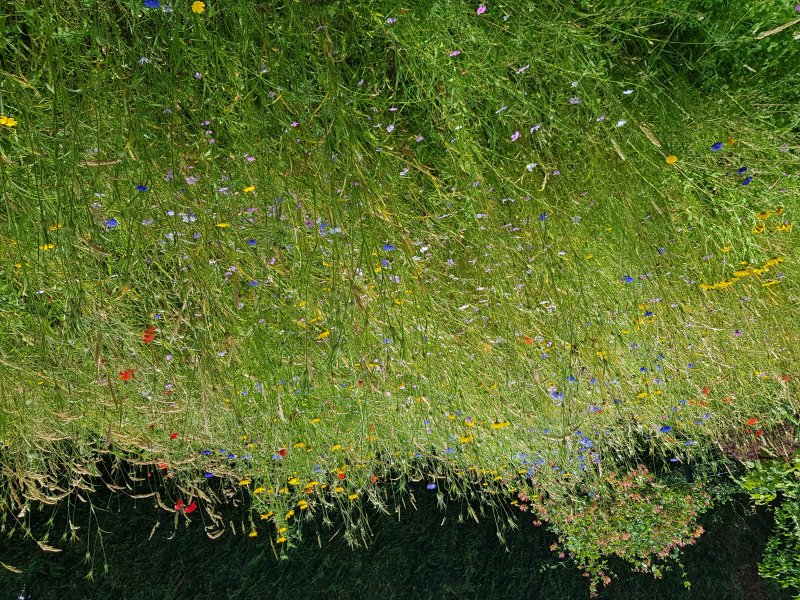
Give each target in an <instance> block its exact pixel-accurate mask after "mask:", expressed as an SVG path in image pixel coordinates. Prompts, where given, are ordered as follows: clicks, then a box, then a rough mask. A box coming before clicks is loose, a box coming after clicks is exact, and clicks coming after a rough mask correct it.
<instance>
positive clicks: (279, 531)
mask: <svg viewBox="0 0 800 600" xmlns="http://www.w3.org/2000/svg"><path fill="white" fill-rule="evenodd" d="M285 532H286V527H278V533H285Z"/></svg>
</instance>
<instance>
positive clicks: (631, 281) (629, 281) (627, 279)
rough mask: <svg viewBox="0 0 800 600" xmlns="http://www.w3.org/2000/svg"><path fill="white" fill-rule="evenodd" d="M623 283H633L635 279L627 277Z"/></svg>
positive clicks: (623, 279)
mask: <svg viewBox="0 0 800 600" xmlns="http://www.w3.org/2000/svg"><path fill="white" fill-rule="evenodd" d="M622 281H624V282H625V283H633V277H631V276H630V275H625V277H623V278H622Z"/></svg>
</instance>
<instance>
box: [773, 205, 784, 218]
mask: <svg viewBox="0 0 800 600" xmlns="http://www.w3.org/2000/svg"><path fill="white" fill-rule="evenodd" d="M782 214H783V207H782V206H779V207H778V208H776V209H775V216H776V217H780V216H781V215H782Z"/></svg>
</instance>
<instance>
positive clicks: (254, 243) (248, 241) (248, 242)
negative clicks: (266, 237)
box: [247, 240, 257, 246]
mask: <svg viewBox="0 0 800 600" xmlns="http://www.w3.org/2000/svg"><path fill="white" fill-rule="evenodd" d="M256 244H257V242H256V241H255V240H247V245H248V246H255V245H256Z"/></svg>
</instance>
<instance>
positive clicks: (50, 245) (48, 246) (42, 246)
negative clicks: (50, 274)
mask: <svg viewBox="0 0 800 600" xmlns="http://www.w3.org/2000/svg"><path fill="white" fill-rule="evenodd" d="M55 247H56V245H55V244H42V245H41V246H39V250H52V249H53V248H55Z"/></svg>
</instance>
